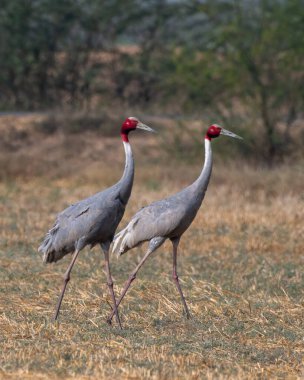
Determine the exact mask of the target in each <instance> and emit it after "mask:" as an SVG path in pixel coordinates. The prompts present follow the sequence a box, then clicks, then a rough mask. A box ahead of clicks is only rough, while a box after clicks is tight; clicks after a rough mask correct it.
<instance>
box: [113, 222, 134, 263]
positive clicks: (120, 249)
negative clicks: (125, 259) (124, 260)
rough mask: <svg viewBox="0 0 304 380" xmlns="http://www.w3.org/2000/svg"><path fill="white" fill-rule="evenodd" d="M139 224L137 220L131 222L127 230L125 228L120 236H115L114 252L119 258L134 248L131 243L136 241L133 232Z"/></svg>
mask: <svg viewBox="0 0 304 380" xmlns="http://www.w3.org/2000/svg"><path fill="white" fill-rule="evenodd" d="M137 222H138V220H137V219H133V220H131V222H130V223H129V224H128V225H127V227H126V228H124V229H123V230H121V231H120V232H119V233H118V234H116V235H115V237H114V239H113V242H114V245H113V248H112V252H113V253H116V254H117V256H118V257H119V256H121V255H123V254H124V253H126V252H127V251H128V250H129V249H131V248H133V247H134V245H133V244H132V243H131V241H133V240H134V239H133V232H134V227H135V225H136V224H137Z"/></svg>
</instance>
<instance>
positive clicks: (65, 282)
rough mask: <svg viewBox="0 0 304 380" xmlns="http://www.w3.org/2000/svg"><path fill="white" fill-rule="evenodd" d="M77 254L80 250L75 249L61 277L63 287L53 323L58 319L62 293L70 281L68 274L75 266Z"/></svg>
mask: <svg viewBox="0 0 304 380" xmlns="http://www.w3.org/2000/svg"><path fill="white" fill-rule="evenodd" d="M79 252H80V249H79V248H76V249H75V252H74V254H73V258H72V261H71V263H70V265H69V267H68V269H67V271H66V272H65V274H64V276H63V287H62V291H61V294H60V297H59V299H58V303H57V306H56V311H55V315H54V320H55V321H56V319H57V318H58V315H59V310H60V306H61V302H62V300H63V296H64V293H65V289H66V287H67V284H68V282H69V281H70V274H71V271H72V268H73V266H74V264H75V261H76V259H77V256H78V254H79Z"/></svg>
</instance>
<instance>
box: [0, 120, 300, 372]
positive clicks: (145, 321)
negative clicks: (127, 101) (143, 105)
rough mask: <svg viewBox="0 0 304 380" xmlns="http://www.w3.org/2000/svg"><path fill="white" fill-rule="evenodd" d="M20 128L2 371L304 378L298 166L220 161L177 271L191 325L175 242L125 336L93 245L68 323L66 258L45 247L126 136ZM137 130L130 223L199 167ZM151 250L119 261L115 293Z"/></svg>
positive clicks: (158, 257) (7, 218)
mask: <svg viewBox="0 0 304 380" xmlns="http://www.w3.org/2000/svg"><path fill="white" fill-rule="evenodd" d="M11 122H12V123H15V125H16V123H18V125H19V126H20V125H21V124H22V123H21V119H17V121H16V119H11ZM7 123H8V120H7V119H6V121H5V124H6V125H7ZM151 126H153V127H156V128H158V126H157V125H156V124H154V125H152V124H151ZM17 130H19V133H21V132H20V131H22V130H24V131H25V132H23V134H22V133H21V135H19V136H20V141H19V142H18V141H17V140H16V134H15V133H16V131H15V132H14V138H13V140H12V139H11V140H10V139H9V137H8V135H7V134H9V133H10V132H9V130H4V127H3V128H2V130H1V131H2V137H3V139H2V152H1V155H0V159H1V166H2V167H1V178H2V182H1V185H0V197H1V236H0V238H1V246H0V287H1V298H0V325H1V335H0V342H1V343H0V345H1V350H0V378H3V379H17V378H22V379H31V378H36V379H47V378H54V379H56V378H66V379H67V378H75V379H90V378H99V379H100V378H123V379H142V378H151V379H176V378H178V379H201V378H206V379H213V378H216V379H224V378H231V379H244V378H246V379H261V378H265V379H266V378H267V379H269V378H289V379H295V378H302V377H303V376H304V366H303V354H304V324H303V320H304V319H303V318H304V315H303V314H304V294H303V290H304V283H303V280H304V278H303V273H304V239H303V236H304V226H303V217H304V195H303V194H304V192H303V184H304V171H303V166H302V165H301V164H300V163H295V164H294V165H293V166H292V167H287V166H283V167H279V168H274V169H258V168H253V167H249V166H247V165H246V164H243V163H234V164H233V163H230V164H229V163H228V164H227V163H223V162H222V161H221V160H220V159H219V157H215V165H214V172H213V177H212V179H211V183H210V186H209V189H208V192H207V195H206V198H205V201H204V203H203V206H202V209H201V211H200V212H199V214H198V216H197V218H196V220H195V222H194V223H193V225H192V226H191V228H190V229H189V230H188V231H187V233H186V234H185V235H184V237H183V239H182V242H181V245H180V255H179V274H180V279H181V282H182V286H183V289H184V293H185V295H186V298H187V300H188V304H189V307H190V310H191V314H192V318H191V320H189V321H187V320H186V319H185V318H184V316H183V315H182V306H181V303H180V299H179V296H178V293H177V291H176V289H175V287H174V285H173V283H172V282H171V252H170V250H171V247H170V245H169V244H166V245H164V246H163V247H161V248H160V249H159V250H158V251H157V252H156V253H155V254H154V256H153V257H152V258H151V259H150V260H149V261H148V262H147V264H146V265H145V266H144V267H143V269H142V270H141V272H140V273H139V276H138V278H137V280H136V281H135V283H134V284H133V286H132V288H131V290H130V291H129V293H128V294H127V296H126V298H125V300H124V302H123V304H122V307H121V308H120V312H121V316H122V322H123V326H124V330H123V331H119V330H118V329H117V327H116V325H114V326H113V327H112V328H111V327H109V326H108V325H107V324H106V322H105V318H106V316H107V314H108V313H109V311H110V307H109V303H110V297H109V296H108V293H107V287H106V285H105V275H104V273H103V261H102V259H103V258H102V255H101V253H100V251H99V250H98V249H97V248H95V249H94V250H92V251H88V250H87V249H85V250H84V251H83V252H82V253H81V255H80V257H79V260H78V263H77V264H76V266H75V269H74V271H73V273H72V280H71V282H70V284H69V289H68V291H67V294H66V298H65V299H64V302H63V307H62V313H61V316H60V322H59V323H53V322H52V321H51V317H52V313H53V311H54V306H55V303H56V299H57V296H58V292H59V288H60V286H61V281H62V275H63V273H64V271H65V269H66V267H67V265H68V263H69V260H70V257H66V258H65V259H63V260H62V261H60V262H58V263H57V264H55V265H49V266H45V265H43V264H42V262H41V258H40V257H39V255H38V253H37V246H38V244H39V242H40V241H41V239H42V237H43V235H44V233H45V232H46V230H47V229H48V228H49V227H50V225H51V224H52V222H53V220H54V217H55V214H56V213H57V212H58V211H60V210H61V209H63V208H64V207H65V206H67V205H68V204H70V203H71V202H74V201H76V200H78V199H81V198H83V197H86V196H88V195H90V194H92V193H94V192H96V191H98V190H99V189H101V188H104V187H106V186H108V185H110V184H112V183H113V182H114V181H115V180H116V179H117V178H118V177H119V175H120V173H121V170H122V167H123V160H124V157H123V150H122V148H121V146H120V143H119V139H118V138H110V137H108V138H106V139H104V138H102V137H101V136H98V135H96V133H95V134H94V133H93V132H90V133H86V134H83V135H66V134H60V133H55V134H53V135H49V136H43V135H41V134H39V133H34V132H33V131H31V132H28V131H29V128H28V127H27V124H26V122H25V124H24V127H23V128H21V127H20V128H17ZM26 131H27V132H26ZM24 133H25V135H24ZM139 135H140V136H139ZM133 137H134V138H133V139H132V140H133V146H134V151H135V156H136V157H135V158H136V162H137V165H136V170H137V171H136V181H135V185H134V191H133V193H132V197H131V200H130V203H129V205H128V208H127V212H126V215H125V217H124V220H123V222H122V224H121V226H123V225H124V224H125V223H126V221H127V220H128V218H129V217H130V216H131V215H132V214H133V213H134V212H135V211H136V210H137V209H138V208H139V207H141V206H142V205H144V204H147V203H148V202H151V201H152V200H156V199H160V198H162V197H164V196H165V195H167V194H171V193H172V192H174V191H177V190H178V189H180V188H181V187H183V186H185V185H186V184H188V183H189V182H190V181H191V180H193V179H194V178H195V177H196V175H197V174H198V172H199V170H200V166H198V165H197V164H193V165H191V166H190V165H181V164H180V163H179V162H176V161H174V162H172V161H169V163H168V162H166V160H165V159H164V157H162V152H159V150H157V148H156V141H157V140H156V137H155V136H149V137H148V138H147V137H146V135H145V137H144V138H143V134H140V133H138V136H137V137H135V135H134V136H133ZM226 143H227V140H225V139H224V138H222V139H221V141H216V142H214V144H226ZM235 143H238V142H235ZM202 156H203V153H202ZM5 160H6V161H5ZM167 161H168V160H167ZM142 254H143V250H142V249H137V250H133V251H131V252H129V253H127V254H126V255H125V256H123V257H121V258H120V259H119V260H117V259H116V257H113V258H112V270H113V276H114V279H115V290H116V292H117V293H119V291H120V290H121V289H122V286H123V284H124V281H125V280H126V278H127V276H128V274H129V272H130V271H131V269H132V268H133V267H134V265H135V263H136V262H137V261H138V260H139V257H140V256H141V255H142Z"/></svg>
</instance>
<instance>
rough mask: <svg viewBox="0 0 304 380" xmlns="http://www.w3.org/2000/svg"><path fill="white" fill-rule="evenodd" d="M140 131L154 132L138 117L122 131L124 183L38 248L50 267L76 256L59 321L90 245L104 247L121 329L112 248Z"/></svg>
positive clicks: (90, 202)
mask: <svg viewBox="0 0 304 380" xmlns="http://www.w3.org/2000/svg"><path fill="white" fill-rule="evenodd" d="M137 128H139V129H144V130H147V131H150V132H153V130H152V129H151V128H149V127H148V126H146V125H145V124H143V123H141V122H140V121H139V120H138V119H136V118H134V117H130V118H127V119H126V120H125V121H124V123H123V124H122V127H121V137H122V141H123V145H124V149H125V156H126V164H125V169H124V173H123V175H122V177H121V179H120V180H119V181H118V182H117V183H116V184H115V185H114V186H112V187H110V188H108V189H106V190H104V191H101V192H99V193H97V194H95V195H93V196H91V197H89V198H86V199H84V200H82V201H80V202H77V203H75V204H73V205H71V206H69V207H68V208H66V209H65V210H64V211H62V212H61V213H60V214H58V216H57V218H56V221H55V224H54V226H53V227H52V228H51V229H50V231H49V232H48V233H47V234H46V236H45V238H44V241H43V242H42V244H41V245H40V247H39V248H38V250H39V251H40V252H42V253H43V260H44V262H46V263H52V262H56V261H58V260H60V259H61V258H62V257H64V256H65V255H67V254H68V253H72V252H74V254H73V258H72V261H71V263H70V265H69V267H68V269H67V271H66V273H65V275H64V284H63V289H62V292H61V295H60V297H59V300H58V304H57V308H56V312H55V317H54V318H55V320H56V319H57V318H58V314H59V310H60V307H61V302H62V299H63V296H64V293H65V289H66V286H67V283H68V282H69V280H70V273H71V271H72V268H73V266H74V264H75V261H76V259H77V256H78V254H79V252H80V251H81V250H82V249H83V248H84V247H85V246H87V245H90V246H91V247H94V246H95V245H96V244H100V246H101V248H102V250H103V252H104V255H105V269H106V273H107V284H108V287H109V290H110V293H111V297H112V301H113V311H114V313H115V314H116V319H117V322H118V323H119V326H120V327H121V323H120V319H119V315H118V311H117V308H116V300H115V294H114V290H113V281H112V276H111V272H110V263H109V248H110V244H111V242H112V240H113V237H114V234H115V231H116V228H117V226H118V224H119V222H120V221H121V218H122V217H123V214H124V211H125V207H126V205H127V203H128V200H129V197H130V195H131V191H132V186H133V180H134V160H133V155H132V149H131V145H130V143H129V139H128V134H129V132H131V131H133V130H135V129H137Z"/></svg>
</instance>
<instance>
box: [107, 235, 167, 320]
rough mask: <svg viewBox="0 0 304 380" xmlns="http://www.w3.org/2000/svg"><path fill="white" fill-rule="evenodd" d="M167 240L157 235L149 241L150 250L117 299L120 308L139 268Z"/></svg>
mask: <svg viewBox="0 0 304 380" xmlns="http://www.w3.org/2000/svg"><path fill="white" fill-rule="evenodd" d="M165 240H166V238H163V237H156V238H153V239H152V240H151V241H150V243H149V248H148V251H147V253H146V254H145V256H144V257H143V258H142V259H141V261H140V262H139V264H138V265H137V267H136V268H135V269H134V270H133V272H132V273H131V275H130V276H129V278H128V281H127V282H126V283H125V287H124V289H123V291H122V293H121V295H120V297H119V298H118V300H117V303H116V307H117V308H118V306H119V305H120V303H121V301H122V300H123V298H124V296H125V294H126V293H127V291H128V289H129V287H130V286H131V284H132V282H133V281H134V280H135V278H136V274H137V272H138V271H139V269H140V268H141V267H142V266H143V265H144V263H145V261H146V260H147V258H148V257H149V256H150V255H151V253H152V252H154V251H155V250H156V249H157V248H158V247H160V246H161V245H162V244H163V242H164V241H165ZM114 313H115V310H113V311H112V313H111V314H110V316H109V317H108V319H107V322H108V323H109V324H110V323H111V320H112V318H113V316H114Z"/></svg>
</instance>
